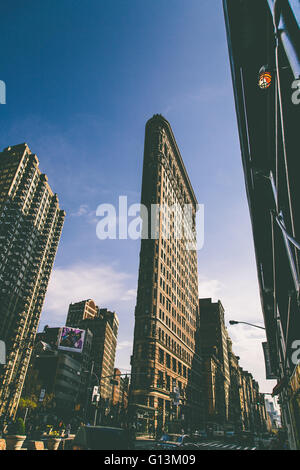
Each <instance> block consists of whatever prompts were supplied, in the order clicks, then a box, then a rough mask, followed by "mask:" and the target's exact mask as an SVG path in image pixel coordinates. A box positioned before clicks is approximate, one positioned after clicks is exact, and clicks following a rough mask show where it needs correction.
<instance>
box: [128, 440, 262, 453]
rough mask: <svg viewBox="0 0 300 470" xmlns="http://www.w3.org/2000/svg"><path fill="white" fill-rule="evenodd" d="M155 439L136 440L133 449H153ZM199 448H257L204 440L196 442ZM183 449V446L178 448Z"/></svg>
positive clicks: (255, 448)
mask: <svg viewBox="0 0 300 470" xmlns="http://www.w3.org/2000/svg"><path fill="white" fill-rule="evenodd" d="M154 445H155V441H154V440H153V439H143V440H137V441H136V443H135V450H153V448H154ZM197 445H198V446H199V450H257V447H255V446H246V445H240V444H235V443H228V442H222V441H210V440H209V441H205V442H200V443H199V444H197ZM180 450H181V451H184V448H181V449H180Z"/></svg>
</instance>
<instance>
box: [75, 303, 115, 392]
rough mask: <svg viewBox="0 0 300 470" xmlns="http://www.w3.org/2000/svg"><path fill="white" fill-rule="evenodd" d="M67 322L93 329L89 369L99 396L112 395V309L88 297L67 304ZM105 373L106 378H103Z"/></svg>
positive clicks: (113, 315) (113, 316) (113, 314)
mask: <svg viewBox="0 0 300 470" xmlns="http://www.w3.org/2000/svg"><path fill="white" fill-rule="evenodd" d="M66 325H67V326H72V327H76V328H82V329H83V330H88V329H89V330H90V331H91V332H92V333H93V340H92V351H91V360H92V361H93V362H94V367H93V372H94V373H95V374H96V375H97V377H98V378H99V380H100V394H101V398H102V399H107V400H111V399H112V384H111V383H110V380H111V378H113V375H114V366H115V356H116V348H117V336H118V329H119V320H118V317H117V314H116V313H115V312H111V311H109V310H108V309H106V308H100V309H99V307H98V306H97V305H96V304H95V302H94V301H93V300H92V299H88V300H83V301H81V302H76V303H74V304H70V306H69V311H68V317H67V323H66ZM105 377H107V378H105Z"/></svg>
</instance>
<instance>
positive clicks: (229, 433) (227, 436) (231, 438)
mask: <svg viewBox="0 0 300 470" xmlns="http://www.w3.org/2000/svg"><path fill="white" fill-rule="evenodd" d="M224 437H225V440H226V441H230V442H231V441H234V440H235V438H236V433H235V432H234V431H232V430H228V431H225V436H224Z"/></svg>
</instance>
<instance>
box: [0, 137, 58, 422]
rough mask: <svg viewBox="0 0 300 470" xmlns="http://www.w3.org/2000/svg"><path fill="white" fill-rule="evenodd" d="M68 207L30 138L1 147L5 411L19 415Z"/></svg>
mask: <svg viewBox="0 0 300 470" xmlns="http://www.w3.org/2000/svg"><path fill="white" fill-rule="evenodd" d="M64 217H65V212H64V211H63V210H61V209H60V207H59V201H58V197H57V194H54V193H53V192H52V190H51V188H50V186H49V184H48V178H47V176H46V175H45V174H42V173H41V171H40V169H39V161H38V158H37V156H36V155H35V154H34V153H32V152H31V151H30V149H29V147H28V145H27V144H20V145H15V146H13V147H8V148H6V149H4V151H3V152H1V153H0V339H1V340H3V341H5V343H6V347H7V358H6V359H7V360H6V365H5V366H3V367H2V369H1V370H0V416H1V415H4V416H7V417H8V416H14V415H15V413H16V410H17V407H18V403H19V399H20V396H21V392H22V387H23V383H24V379H25V376H26V372H27V368H28V364H29V361H30V356H31V352H32V347H33V342H34V339H35V335H36V331H37V328H38V324H39V319H40V315H41V310H42V306H43V302H44V298H45V294H46V290H47V286H48V281H49V276H50V274H51V270H52V267H53V263H54V258H55V255H56V251H57V247H58V243H59V239H60V236H61V232H62V227H63V223H64Z"/></svg>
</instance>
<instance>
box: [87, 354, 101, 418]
mask: <svg viewBox="0 0 300 470" xmlns="http://www.w3.org/2000/svg"><path fill="white" fill-rule="evenodd" d="M94 364H95V363H94V361H93V362H92V365H91V370H90V371H88V370H85V371H83V372H84V373H87V374H89V380H88V387H87V398H86V406H85V418H86V417H87V409H88V400H89V390H90V388H91V378H92V375H93V376H94V377H96V380H97V383H98V384H99V386H101V383H100V380H99V378H98V375H97V374H96V373H95V372H94ZM97 403H98V402H97ZM97 412H98V404H97V405H96V410H95V417H94V426H96V421H97Z"/></svg>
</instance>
